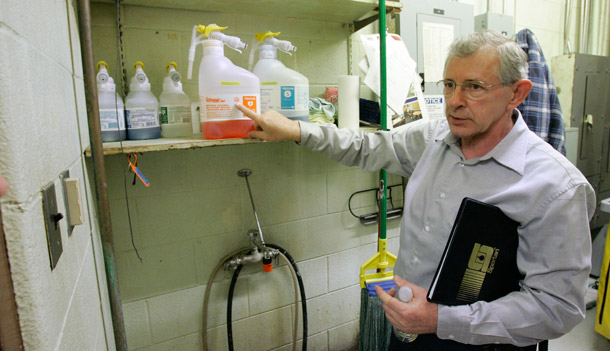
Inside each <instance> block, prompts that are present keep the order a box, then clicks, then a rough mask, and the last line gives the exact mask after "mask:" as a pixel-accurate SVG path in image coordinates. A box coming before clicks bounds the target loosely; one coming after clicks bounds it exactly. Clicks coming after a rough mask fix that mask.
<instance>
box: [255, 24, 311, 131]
mask: <svg viewBox="0 0 610 351" xmlns="http://www.w3.org/2000/svg"><path fill="white" fill-rule="evenodd" d="M278 34H280V33H271V32H267V33H264V34H260V33H259V34H257V35H256V38H257V39H258V40H259V41H261V43H262V45H260V46H259V60H258V62H257V63H256V66H254V70H253V72H254V74H256V76H258V77H259V78H260V80H261V110H262V111H266V110H275V111H278V112H280V113H281V114H283V115H284V116H286V117H288V118H290V119H295V120H301V121H305V122H309V79H307V77H305V76H304V75H302V74H301V73H299V72H297V71H295V70H292V69H290V68H288V67H286V66H285V65H284V64H283V63H282V62H281V61H280V60H278V59H277V50H278V49H279V50H280V51H283V52H286V53H288V54H290V52H291V51H296V47H294V46H292V44H291V43H290V42H289V41H286V40H278V39H276V38H275V36H277V35H278Z"/></svg>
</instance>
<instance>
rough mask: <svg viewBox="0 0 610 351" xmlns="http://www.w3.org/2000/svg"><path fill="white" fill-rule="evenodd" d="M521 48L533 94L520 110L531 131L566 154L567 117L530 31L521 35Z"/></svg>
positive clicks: (536, 41) (519, 36)
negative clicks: (564, 123) (562, 110)
mask: <svg viewBox="0 0 610 351" xmlns="http://www.w3.org/2000/svg"><path fill="white" fill-rule="evenodd" d="M517 44H519V46H521V48H522V49H523V51H525V53H526V54H527V58H528V59H527V62H528V65H529V79H530V80H531V81H532V84H533V86H532V91H531V92H530V93H529V95H528V96H527V98H526V99H525V100H524V101H523V102H522V103H521V105H519V106H518V107H517V109H518V110H519V111H521V114H522V115H523V119H524V120H525V122H526V123H527V125H528V127H529V128H530V130H531V131H533V132H534V133H536V134H537V135H538V136H539V137H541V138H542V139H543V140H544V141H546V142H547V143H549V144H551V146H553V147H554V148H555V149H557V150H558V151H560V152H561V153H562V154H563V155H565V154H566V147H565V131H564V126H563V114H562V112H561V106H560V105H559V99H558V98H557V90H556V89H555V83H554V82H553V77H551V70H550V69H549V66H548V65H547V63H546V60H545V59H544V55H543V54H542V49H541V48H540V44H538V39H536V36H535V35H534V33H532V31H530V30H529V29H523V30H521V31H519V33H517Z"/></svg>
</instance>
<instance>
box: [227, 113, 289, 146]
mask: <svg viewBox="0 0 610 351" xmlns="http://www.w3.org/2000/svg"><path fill="white" fill-rule="evenodd" d="M235 107H237V108H238V109H239V110H240V111H242V112H243V113H244V114H245V115H246V116H248V117H250V119H252V120H253V121H254V127H255V128H256V130H255V131H252V132H250V133H248V137H249V138H251V139H260V140H266V141H282V140H294V141H296V142H297V143H300V142H301V125H300V124H299V122H298V121H294V120H291V119H288V118H286V117H284V116H283V115H282V114H280V113H278V112H276V111H265V112H264V113H263V114H262V115H259V114H257V113H255V112H254V111H252V110H250V109H248V108H246V107H245V106H244V105H241V104H235Z"/></svg>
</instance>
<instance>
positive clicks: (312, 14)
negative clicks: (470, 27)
mask: <svg viewBox="0 0 610 351" xmlns="http://www.w3.org/2000/svg"><path fill="white" fill-rule="evenodd" d="M92 1H93V2H101V3H114V0H92ZM122 4H123V5H132V6H147V7H160V8H172V9H183V10H197V11H206V12H223V13H240V14H251V15H259V16H271V17H281V18H296V19H307V20H317V21H324V22H339V23H353V22H355V21H357V20H359V19H360V18H361V17H363V16H364V15H366V14H367V13H369V12H371V11H376V10H377V9H378V5H379V2H378V1H377V0H288V1H287V0H232V1H228V0H191V1H184V0H123V1H122ZM400 8H402V3H400V1H386V9H387V10H392V9H400Z"/></svg>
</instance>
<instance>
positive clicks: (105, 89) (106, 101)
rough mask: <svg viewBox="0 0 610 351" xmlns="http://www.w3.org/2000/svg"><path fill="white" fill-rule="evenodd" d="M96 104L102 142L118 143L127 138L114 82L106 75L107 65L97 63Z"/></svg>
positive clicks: (121, 103)
mask: <svg viewBox="0 0 610 351" xmlns="http://www.w3.org/2000/svg"><path fill="white" fill-rule="evenodd" d="M96 79H97V102H98V104H99V109H100V124H101V129H102V141H104V142H106V141H118V140H125V139H126V138H127V130H126V129H125V111H124V109H125V106H124V104H123V99H122V98H121V96H120V95H119V94H118V93H117V92H116V85H115V84H114V80H113V79H112V77H110V75H109V74H108V64H107V63H106V62H104V61H100V62H98V63H97V77H96Z"/></svg>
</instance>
